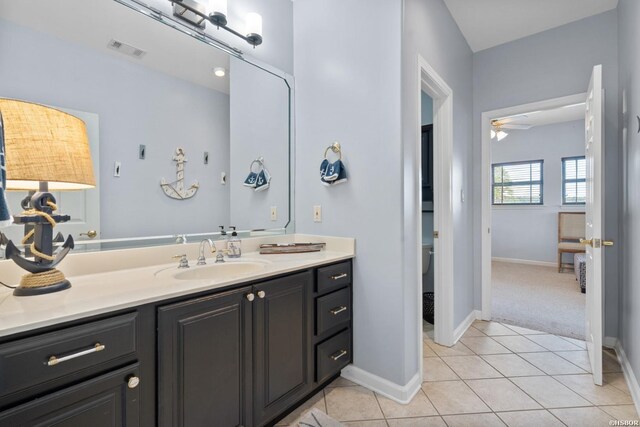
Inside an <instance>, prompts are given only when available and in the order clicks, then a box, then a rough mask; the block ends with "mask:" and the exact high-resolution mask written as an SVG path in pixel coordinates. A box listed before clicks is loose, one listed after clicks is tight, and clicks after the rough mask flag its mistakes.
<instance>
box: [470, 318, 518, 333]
mask: <svg viewBox="0 0 640 427" xmlns="http://www.w3.org/2000/svg"><path fill="white" fill-rule="evenodd" d="M473 327H474V328H476V329H478V330H479V331H481V332H483V333H484V334H485V335H489V336H496V335H517V332H515V331H514V330H513V329H509V328H507V327H506V326H504V325H502V324H500V323H498V322H485V321H483V320H476V321H475V322H473Z"/></svg>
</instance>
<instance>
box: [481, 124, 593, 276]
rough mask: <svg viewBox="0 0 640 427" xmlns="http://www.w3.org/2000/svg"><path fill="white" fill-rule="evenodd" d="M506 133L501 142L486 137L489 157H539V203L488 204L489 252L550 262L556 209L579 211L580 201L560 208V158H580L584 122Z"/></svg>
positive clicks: (506, 159) (511, 159) (501, 160)
mask: <svg viewBox="0 0 640 427" xmlns="http://www.w3.org/2000/svg"><path fill="white" fill-rule="evenodd" d="M508 132H509V136H507V137H506V138H505V139H503V140H502V141H496V140H493V141H492V143H491V161H492V163H505V162H518V161H527V160H544V175H543V192H544V193H543V195H544V206H493V209H492V217H491V230H492V233H491V255H492V256H493V257H498V258H510V259H520V260H528V261H542V262H551V263H556V262H557V248H558V245H557V242H558V212H560V211H561V210H563V211H566V210H571V211H582V212H584V205H583V206H579V207H578V206H574V207H569V206H562V158H563V157H574V156H584V120H577V121H572V122H566V123H556V124H551V125H546V126H537V127H533V128H531V129H529V130H508ZM565 257H566V258H565V262H573V261H572V257H571V256H570V255H569V254H567V255H565Z"/></svg>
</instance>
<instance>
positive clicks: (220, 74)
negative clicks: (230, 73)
mask: <svg viewBox="0 0 640 427" xmlns="http://www.w3.org/2000/svg"><path fill="white" fill-rule="evenodd" d="M213 74H215V75H216V77H224V76H226V75H227V70H225V69H224V67H216V68H214V69H213Z"/></svg>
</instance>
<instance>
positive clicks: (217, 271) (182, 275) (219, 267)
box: [173, 261, 266, 280]
mask: <svg viewBox="0 0 640 427" xmlns="http://www.w3.org/2000/svg"><path fill="white" fill-rule="evenodd" d="M265 267H266V265H265V264H262V263H259V262H242V261H237V262H224V263H218V264H209V265H203V266H194V267H191V268H189V269H184V270H181V271H179V272H178V273H175V274H174V275H173V277H174V278H176V279H178V280H208V279H221V278H225V279H226V278H231V277H238V276H244V275H247V274H252V273H257V272H259V271H261V270H264V268H265Z"/></svg>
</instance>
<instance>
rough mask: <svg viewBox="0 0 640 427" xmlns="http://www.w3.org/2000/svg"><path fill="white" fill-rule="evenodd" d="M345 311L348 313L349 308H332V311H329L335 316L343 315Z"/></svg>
mask: <svg viewBox="0 0 640 427" xmlns="http://www.w3.org/2000/svg"><path fill="white" fill-rule="evenodd" d="M343 311H347V307H345V306H344V305H343V306H340V307H336V308H332V309H331V310H329V313H331V314H333V315H334V316H335V315H337V314H339V313H342V312H343Z"/></svg>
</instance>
